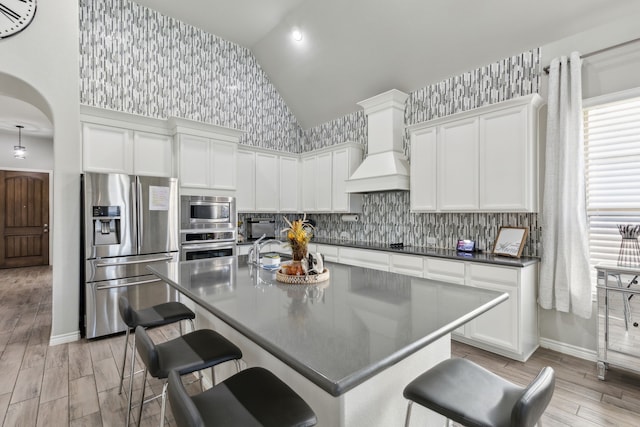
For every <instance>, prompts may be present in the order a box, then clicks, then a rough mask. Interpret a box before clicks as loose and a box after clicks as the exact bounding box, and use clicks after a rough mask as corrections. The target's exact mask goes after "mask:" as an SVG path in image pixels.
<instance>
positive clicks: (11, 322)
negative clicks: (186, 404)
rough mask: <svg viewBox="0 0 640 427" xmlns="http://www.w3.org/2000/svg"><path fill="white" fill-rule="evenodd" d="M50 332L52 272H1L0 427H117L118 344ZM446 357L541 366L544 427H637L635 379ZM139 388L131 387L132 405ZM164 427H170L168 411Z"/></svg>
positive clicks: (120, 402) (150, 411) (568, 365)
mask: <svg viewBox="0 0 640 427" xmlns="http://www.w3.org/2000/svg"><path fill="white" fill-rule="evenodd" d="M50 330H51V268H50V267H30V268H20V269H6V270H0V420H2V425H3V426H7V427H9V426H11V427H13V426H122V425H123V424H124V418H125V412H124V411H125V406H126V399H125V397H124V394H123V395H119V394H118V375H119V368H120V366H121V365H120V364H121V358H122V349H123V347H122V346H123V345H124V338H123V337H122V336H117V337H111V338H106V339H99V340H93V341H90V342H87V341H86V340H81V341H78V342H74V343H70V344H62V345H58V346H54V347H49V346H48V342H49V335H50ZM177 334H178V330H177V327H175V326H172V327H166V328H163V329H156V330H153V331H152V338H153V339H154V340H158V341H162V340H165V339H168V338H171V337H175V336H176V335H177ZM452 352H453V354H454V356H457V357H466V358H469V359H470V360H473V361H475V362H476V363H479V364H481V365H482V366H485V367H486V368H488V369H490V370H491V371H493V372H495V373H497V374H498V375H501V376H503V377H505V378H507V379H509V380H510V381H513V382H514V383H517V384H521V385H524V384H527V383H528V382H529V381H531V380H532V379H533V378H534V377H535V376H536V374H537V373H538V372H539V370H540V369H541V368H542V367H543V366H552V367H553V368H554V369H555V370H556V374H557V382H556V390H555V393H554V396H553V400H552V401H551V404H550V405H549V408H548V409H547V412H546V413H545V415H544V417H543V423H544V425H545V426H640V377H639V376H635V375H632V374H629V373H626V372H623V371H618V370H615V369H611V370H609V371H608V373H607V380H606V381H600V380H598V378H597V375H596V367H595V363H593V362H589V361H585V360H582V359H577V358H575V357H571V356H566V355H563V354H560V353H557V352H554V351H551V350H545V349H539V350H538V351H536V353H535V354H534V355H533V356H532V357H531V359H529V361H527V362H526V363H521V362H516V361H513V360H511V359H507V358H504V357H501V356H496V355H494V354H491V353H487V352H484V351H482V350H478V349H476V348H474V347H470V346H467V345H464V344H460V343H455V342H454V343H453V347H452ZM140 383H141V381H138V382H136V383H134V384H135V387H134V388H135V389H136V391H135V392H134V393H135V394H134V396H136V397H137V396H138V393H139V391H140V388H141V387H142V384H140ZM146 387H147V390H148V392H147V393H152V392H153V393H157V392H159V391H160V389H161V384H160V382H158V381H156V380H150V381H148V382H147V384H146ZM191 387H192V389H193V387H197V386H196V385H192V386H191ZM159 413H160V404H159V402H158V401H155V402H152V403H151V404H148V405H145V410H144V411H143V418H142V425H145V426H156V425H158V421H159ZM166 425H168V426H172V425H174V422H173V418H172V417H171V411H170V409H169V411H168V423H167V424H166ZM398 425H402V420H399V421H398Z"/></svg>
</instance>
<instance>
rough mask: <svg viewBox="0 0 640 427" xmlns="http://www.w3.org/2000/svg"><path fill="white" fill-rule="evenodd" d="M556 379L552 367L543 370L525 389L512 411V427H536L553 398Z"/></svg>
mask: <svg viewBox="0 0 640 427" xmlns="http://www.w3.org/2000/svg"><path fill="white" fill-rule="evenodd" d="M555 383H556V379H555V372H554V371H553V368H551V367H548V366H547V367H545V368H543V369H542V370H541V371H540V373H539V374H538V376H537V377H536V378H535V379H534V380H533V381H532V382H531V383H530V384H529V385H528V386H527V387H526V388H525V389H524V391H523V392H522V396H521V397H520V399H519V400H518V401H517V402H516V404H515V405H514V407H513V410H512V411H511V425H512V426H522V427H528V426H534V425H536V423H537V422H538V421H539V420H540V418H541V417H542V414H543V413H544V411H545V409H546V408H547V405H548V404H549V402H550V401H551V397H552V396H553V390H554V387H555Z"/></svg>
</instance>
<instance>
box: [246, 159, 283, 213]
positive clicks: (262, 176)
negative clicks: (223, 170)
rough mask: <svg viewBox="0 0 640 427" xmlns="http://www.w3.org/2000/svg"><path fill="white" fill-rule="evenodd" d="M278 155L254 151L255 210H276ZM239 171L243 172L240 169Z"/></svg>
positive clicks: (277, 198) (277, 197)
mask: <svg viewBox="0 0 640 427" xmlns="http://www.w3.org/2000/svg"><path fill="white" fill-rule="evenodd" d="M278 169H279V162H278V156H276V155H275V154H270V153H262V152H257V153H256V170H255V174H256V178H255V179H256V211H257V212H278V201H279V182H278V178H279V173H278V172H279V171H278ZM240 173H243V172H242V171H241V172H240Z"/></svg>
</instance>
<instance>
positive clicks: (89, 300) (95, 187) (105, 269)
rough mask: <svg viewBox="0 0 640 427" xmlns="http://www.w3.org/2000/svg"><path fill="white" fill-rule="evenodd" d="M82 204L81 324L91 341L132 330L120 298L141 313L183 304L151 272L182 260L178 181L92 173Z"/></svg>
mask: <svg viewBox="0 0 640 427" xmlns="http://www.w3.org/2000/svg"><path fill="white" fill-rule="evenodd" d="M82 198H83V203H82V205H83V217H84V224H83V229H82V233H81V234H82V237H83V240H84V245H83V246H84V247H83V259H82V262H83V282H84V283H83V284H82V285H81V286H82V287H83V289H82V291H83V292H82V294H84V298H83V299H84V302H85V304H84V313H82V307H81V315H83V316H81V318H82V317H84V320H85V322H84V331H85V335H86V337H87V338H96V337H100V336H103V335H109V334H113V333H116V332H121V331H124V330H125V329H126V326H125V324H124V323H123V322H122V320H121V318H120V314H119V312H118V298H119V296H120V295H127V296H128V298H129V301H130V303H131V304H132V305H133V306H134V307H135V308H145V307H149V306H151V305H155V304H158V303H161V302H167V301H175V300H177V299H178V294H177V291H175V290H173V289H171V288H170V287H169V285H167V284H166V283H164V282H162V281H160V280H159V279H157V278H156V276H154V275H153V274H151V273H149V271H148V270H147V268H146V267H147V266H148V265H151V264H154V263H164V262H169V261H175V260H177V259H178V249H179V241H178V226H179V217H178V186H177V180H176V179H175V178H160V177H149V176H134V175H124V174H101V173H86V174H84V175H83V179H82ZM81 326H82V325H81Z"/></svg>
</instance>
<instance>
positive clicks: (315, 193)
mask: <svg viewBox="0 0 640 427" xmlns="http://www.w3.org/2000/svg"><path fill="white" fill-rule="evenodd" d="M361 162H362V146H360V145H359V144H355V143H352V142H347V143H344V144H338V145H334V146H331V147H327V148H323V149H320V150H316V151H311V152H307V153H305V154H303V155H302V163H301V168H302V171H301V175H302V189H301V193H302V206H301V207H302V210H304V211H306V212H344V213H347V212H361V211H362V195H360V194H349V193H346V191H345V188H346V185H345V181H346V179H347V178H349V176H351V174H352V173H353V171H355V169H356V168H357V167H358V165H359V164H360V163H361Z"/></svg>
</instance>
